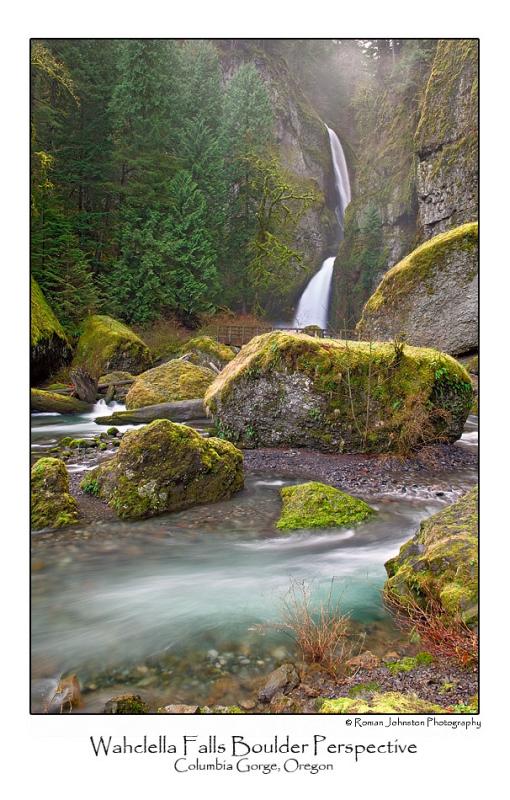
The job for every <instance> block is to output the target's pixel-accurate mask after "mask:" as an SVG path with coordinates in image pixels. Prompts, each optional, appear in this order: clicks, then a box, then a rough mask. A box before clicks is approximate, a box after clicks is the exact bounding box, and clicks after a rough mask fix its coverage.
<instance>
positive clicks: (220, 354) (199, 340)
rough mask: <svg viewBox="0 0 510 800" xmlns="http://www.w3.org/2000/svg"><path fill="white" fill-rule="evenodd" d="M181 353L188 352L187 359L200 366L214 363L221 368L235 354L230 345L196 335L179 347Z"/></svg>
mask: <svg viewBox="0 0 510 800" xmlns="http://www.w3.org/2000/svg"><path fill="white" fill-rule="evenodd" d="M180 353H181V355H185V354H190V358H189V361H190V362H191V363H192V364H198V365H199V366H201V367H209V366H210V364H214V366H215V367H217V368H218V369H219V370H222V369H223V367H224V366H225V364H228V362H229V361H232V359H233V358H234V356H235V353H234V351H233V350H232V348H231V347H228V345H226V344H221V343H220V342H217V341H216V340H215V339H212V338H211V337H210V336H196V337H195V338H193V339H189V341H187V342H186V343H185V344H184V345H183V346H182V347H181V349H180Z"/></svg>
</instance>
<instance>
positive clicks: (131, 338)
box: [73, 314, 152, 378]
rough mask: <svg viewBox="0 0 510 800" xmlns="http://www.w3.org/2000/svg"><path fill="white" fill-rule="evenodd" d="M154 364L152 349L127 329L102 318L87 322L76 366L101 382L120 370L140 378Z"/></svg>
mask: <svg viewBox="0 0 510 800" xmlns="http://www.w3.org/2000/svg"><path fill="white" fill-rule="evenodd" d="M151 362H152V357H151V354H150V351H149V348H148V347H147V345H146V344H145V342H143V341H142V340H141V339H140V337H139V336H137V335H136V333H134V332H133V331H132V330H131V329H130V328H128V326H127V325H124V324H123V323H122V322H119V321H118V320H116V319H113V318H112V317H107V316H105V315H102V314H93V315H92V316H90V317H87V319H86V320H85V321H84V323H83V326H82V333H81V336H80V338H79V340H78V345H77V347H76V352H75V354H74V358H73V366H75V367H82V368H83V369H84V370H85V371H86V372H88V373H89V375H92V376H93V377H95V378H97V377H99V376H100V375H105V374H107V373H108V372H115V371H117V370H120V371H122V372H129V373H132V374H134V375H137V374H138V373H139V372H143V370H145V369H147V368H148V367H150V365H151Z"/></svg>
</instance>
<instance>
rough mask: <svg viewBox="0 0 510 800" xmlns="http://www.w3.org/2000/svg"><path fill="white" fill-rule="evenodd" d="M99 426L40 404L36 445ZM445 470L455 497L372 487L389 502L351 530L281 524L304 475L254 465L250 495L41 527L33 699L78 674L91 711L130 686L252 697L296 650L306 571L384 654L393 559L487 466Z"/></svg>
mask: <svg viewBox="0 0 510 800" xmlns="http://www.w3.org/2000/svg"><path fill="white" fill-rule="evenodd" d="M101 413H104V408H103V409H101ZM43 417H44V418H43ZM91 425H94V423H93V421H92V418H90V417H85V416H84V417H83V418H82V419H81V420H78V419H77V418H76V417H74V419H73V421H72V422H69V421H68V420H67V418H65V417H64V416H63V415H59V418H58V419H57V417H54V418H53V421H52V422H49V421H48V417H47V415H34V420H33V426H34V446H35V448H36V451H37V452H38V453H39V454H40V453H41V452H43V451H44V448H45V447H47V446H50V443H51V442H52V441H54V440H56V439H58V438H59V437H61V436H63V435H68V434H69V430H70V428H71V427H73V426H75V430H73V432H74V433H76V434H79V435H83V434H86V433H90V432H91V428H90V426H91ZM97 430H100V428H99V427H98V426H95V428H93V429H92V432H94V433H96V432H97ZM475 435H476V418H474V417H470V420H469V422H468V425H467V426H466V433H465V435H464V437H463V440H461V442H460V443H459V444H458V446H461V447H469V448H473V447H476V441H475ZM70 466H71V469H72V465H70ZM434 480H435V486H433V487H432V489H437V488H438V486H439V487H447V491H446V493H445V494H444V495H440V494H439V493H438V492H436V491H433V490H432V491H430V490H428V489H427V487H425V486H424V487H420V488H418V489H416V491H415V492H414V494H413V493H410V495H409V496H401V495H398V496H397V495H387V496H383V495H380V496H378V497H374V496H371V497H368V496H367V497H366V498H365V499H367V500H368V502H370V503H371V504H372V505H373V506H374V507H375V508H376V509H377V511H378V513H377V515H375V516H374V518H372V519H370V520H369V521H367V522H365V523H362V524H361V525H359V526H357V527H355V528H352V529H340V530H339V529H331V530H321V531H320V532H319V531H317V530H315V531H313V530H303V531H299V532H295V533H290V534H289V533H280V532H278V531H277V530H276V528H275V522H276V520H277V519H278V515H279V512H280V505H281V504H280V497H279V490H280V489H281V487H282V486H284V485H287V484H289V483H293V482H296V481H292V480H289V479H288V478H283V477H281V476H278V475H274V474H252V475H249V476H248V477H247V480H246V487H245V489H244V490H243V491H242V492H240V493H239V494H237V495H236V496H235V497H233V498H231V499H230V500H228V501H224V502H221V503H217V504H214V505H210V506H198V507H196V508H192V509H189V510H187V511H183V512H179V513H175V514H167V515H163V516H161V517H157V518H155V519H151V520H142V521H138V522H129V523H126V522H122V521H114V522H112V521H108V522H105V521H102V522H95V523H91V524H88V525H77V526H75V527H73V528H68V529H65V530H63V531H60V532H56V533H46V534H45V533H40V534H34V536H33V579H32V677H33V709H34V710H36V711H37V710H42V709H43V708H44V704H45V702H46V700H47V698H48V695H49V694H51V691H52V689H54V687H55V685H56V683H57V681H58V679H59V677H60V676H61V675H62V674H64V673H69V672H76V673H77V674H78V676H79V678H80V681H81V683H82V686H83V687H84V690H85V692H84V699H85V705H84V707H83V709H82V710H83V711H84V712H92V711H100V710H102V707H103V705H104V702H105V701H106V700H107V699H108V698H109V697H111V696H112V695H114V694H118V693H119V692H122V691H137V692H138V691H139V692H141V693H142V694H143V696H144V697H146V698H147V700H148V701H149V702H153V703H156V704H168V703H172V702H174V703H175V702H190V703H209V704H211V703H237V702H239V701H240V700H241V699H243V698H251V697H253V696H254V693H256V690H257V687H258V686H259V685H260V682H261V681H262V680H263V677H264V675H266V674H267V673H268V672H269V671H270V670H271V669H273V668H274V667H275V666H277V665H278V664H279V663H281V662H282V660H285V659H286V658H294V657H295V656H296V654H295V649H294V646H293V643H292V641H291V640H290V639H289V638H288V636H286V635H285V633H284V632H282V631H281V630H278V629H277V628H275V627H274V626H275V624H276V623H278V621H279V620H280V619H281V613H282V599H283V598H284V597H285V596H286V593H288V592H289V589H291V588H292V586H296V585H299V582H302V581H304V582H305V583H306V584H307V585H309V586H310V587H311V591H312V596H313V602H315V601H318V600H319V599H320V598H325V597H326V596H327V595H328V593H329V592H332V596H333V597H334V599H335V602H336V600H338V601H339V602H340V603H341V606H342V609H343V610H345V611H347V612H350V613H351V615H352V619H353V622H354V624H355V625H357V626H359V628H360V629H363V630H364V631H366V632H367V635H368V639H367V643H368V644H369V646H370V648H371V649H373V650H375V651H376V652H377V651H378V649H379V651H381V648H385V649H384V652H386V651H387V650H388V649H391V642H392V640H396V639H398V638H399V634H398V632H397V631H396V630H395V629H394V628H393V626H392V623H391V620H390V619H389V617H388V616H387V614H386V612H385V611H384V609H383V606H382V603H381V596H380V591H381V588H382V586H383V583H384V580H385V570H384V562H385V561H386V560H387V559H388V558H390V557H391V556H393V555H395V554H396V553H397V552H398V549H399V547H400V545H401V544H402V543H403V542H404V541H406V540H407V539H408V538H409V537H410V536H411V535H412V534H413V533H414V532H415V531H416V529H417V527H418V524H419V522H420V520H421V519H423V518H424V517H426V516H428V515H430V514H432V513H434V512H435V511H436V510H438V509H439V508H441V507H442V506H443V505H444V504H445V503H447V502H452V499H454V496H455V495H456V494H457V493H460V492H461V491H464V490H465V489H466V488H468V487H469V486H471V485H473V484H474V483H475V482H476V471H475V470H474V469H471V470H465V471H463V472H457V473H455V474H454V473H444V474H443V475H438V476H436V477H435V479H434ZM429 488H430V487H429ZM296 582H297V584H296ZM381 652H382V651H381Z"/></svg>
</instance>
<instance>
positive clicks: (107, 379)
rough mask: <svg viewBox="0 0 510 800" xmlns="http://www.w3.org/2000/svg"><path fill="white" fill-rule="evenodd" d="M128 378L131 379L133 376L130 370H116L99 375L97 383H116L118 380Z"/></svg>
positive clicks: (126, 379)
mask: <svg viewBox="0 0 510 800" xmlns="http://www.w3.org/2000/svg"><path fill="white" fill-rule="evenodd" d="M130 380H133V376H132V374H131V373H130V372H123V371H122V370H116V371H115V372H107V373H106V375H100V377H99V380H98V383H99V385H103V384H107V385H108V386H109V385H110V384H112V383H117V382H118V381H130Z"/></svg>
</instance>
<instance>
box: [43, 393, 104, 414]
mask: <svg viewBox="0 0 510 800" xmlns="http://www.w3.org/2000/svg"><path fill="white" fill-rule="evenodd" d="M30 409H31V411H46V412H52V413H53V412H57V414H80V413H83V412H85V411H90V405H88V403H84V402H83V401H82V400H78V399H77V398H76V397H69V395H65V394H57V393H56V392H46V391H44V390H43V389H30Z"/></svg>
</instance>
